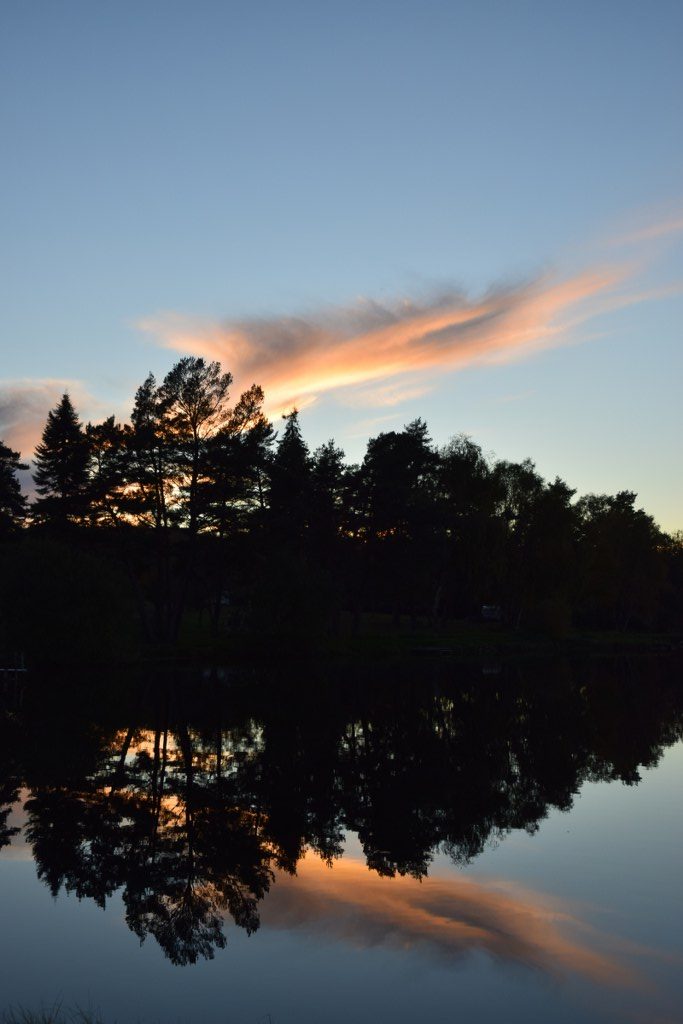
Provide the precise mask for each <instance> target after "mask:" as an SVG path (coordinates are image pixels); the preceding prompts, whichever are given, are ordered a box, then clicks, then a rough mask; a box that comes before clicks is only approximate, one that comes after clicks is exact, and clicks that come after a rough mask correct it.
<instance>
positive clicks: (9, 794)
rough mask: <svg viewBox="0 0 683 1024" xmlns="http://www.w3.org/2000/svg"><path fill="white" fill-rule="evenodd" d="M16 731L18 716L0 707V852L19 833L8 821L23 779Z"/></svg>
mask: <svg viewBox="0 0 683 1024" xmlns="http://www.w3.org/2000/svg"><path fill="white" fill-rule="evenodd" d="M16 730H17V724H16V716H15V715H14V714H13V713H12V712H11V711H9V710H5V709H3V708H2V706H0V850H1V849H2V848H3V846H7V844H8V843H10V842H11V841H12V837H13V836H15V835H16V834H17V832H18V831H19V828H18V827H17V826H12V825H10V824H9V821H8V819H9V816H10V813H11V811H12V806H13V805H14V804H15V803H16V801H17V800H18V798H19V789H20V778H21V775H20V773H21V769H20V767H19V763H18V757H17V754H18V749H17V747H18V743H17V736H16Z"/></svg>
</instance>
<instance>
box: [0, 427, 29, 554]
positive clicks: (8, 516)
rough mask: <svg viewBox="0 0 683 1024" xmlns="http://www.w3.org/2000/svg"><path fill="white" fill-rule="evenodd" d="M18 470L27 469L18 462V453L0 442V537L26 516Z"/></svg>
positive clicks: (22, 463)
mask: <svg viewBox="0 0 683 1024" xmlns="http://www.w3.org/2000/svg"><path fill="white" fill-rule="evenodd" d="M20 469H28V466H27V465H26V463H24V462H21V461H20V455H19V452H15V451H12V449H11V448H9V447H8V446H7V445H6V444H4V443H3V442H2V441H0V537H2V536H4V535H5V534H7V533H10V532H12V531H13V530H15V529H16V528H17V527H18V526H20V525H21V523H22V521H23V519H24V517H25V516H26V498H25V496H24V495H23V494H22V493H21V485H20V483H19V481H18V479H17V472H18V471H19V470H20Z"/></svg>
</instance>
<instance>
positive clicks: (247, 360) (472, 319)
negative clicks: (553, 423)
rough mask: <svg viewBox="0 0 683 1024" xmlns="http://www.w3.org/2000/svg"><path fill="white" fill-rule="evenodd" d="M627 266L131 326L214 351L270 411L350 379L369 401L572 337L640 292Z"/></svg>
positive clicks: (170, 342) (205, 352) (191, 348)
mask: <svg viewBox="0 0 683 1024" xmlns="http://www.w3.org/2000/svg"><path fill="white" fill-rule="evenodd" d="M633 272H634V271H633V268H631V267H626V266H616V267H598V268H594V269H591V270H587V271H585V272H582V273H579V274H576V275H574V276H571V277H567V278H564V279H558V278H553V277H551V276H545V277H542V278H540V279H538V280H536V281H533V282H529V283H526V284H522V285H518V286H516V287H508V288H498V289H494V290H491V291H489V292H488V293H486V294H485V295H483V296H481V297H476V298H468V297H467V296H464V295H463V294H462V293H460V292H457V291H455V290H453V291H451V292H448V293H446V294H442V295H440V296H438V297H436V298H434V299H431V300H428V301H421V302H418V301H412V300H403V301H399V302H394V303H386V304H380V303H377V302H369V301H366V302H362V303H359V304H355V305H353V306H349V307H345V308H337V309H331V310H323V311H320V312H318V313H316V314H313V315H311V316H307V317H279V318H278V317H271V318H269V319H251V320H243V321H239V322H235V323H217V322H213V321H198V320H194V319H191V318H187V317H183V316H182V315H180V314H178V313H165V314H160V315H158V316H155V317H148V318H146V319H144V320H142V321H141V322H140V323H139V324H138V326H139V327H140V328H141V329H142V330H143V331H145V332H146V333H148V334H150V335H152V337H153V338H154V339H155V340H156V341H157V342H158V343H159V344H161V345H163V346H165V347H167V348H171V349H173V350H175V351H177V352H181V353H184V354H192V355H201V356H204V357H206V358H210V359H217V360H219V361H220V362H221V363H223V365H224V366H225V367H226V368H228V369H230V370H231V372H232V373H233V375H234V376H235V378H236V379H238V380H239V381H240V385H244V386H247V385H248V384H250V383H251V382H252V381H256V382H257V383H259V384H261V385H262V386H263V388H264V390H265V392H266V398H267V401H268V405H269V408H270V409H271V411H279V410H284V409H287V408H291V407H292V406H293V405H298V406H299V407H302V406H303V405H304V404H309V403H310V402H311V401H312V400H314V399H315V398H317V397H320V396H321V395H324V394H327V393H330V392H335V393H336V394H337V395H338V397H339V398H340V400H342V401H344V400H345V398H346V397H348V396H349V395H350V394H351V391H350V389H351V388H353V389H354V391H353V398H351V399H350V401H351V403H352V404H364V403H363V394H364V393H363V392H362V391H360V392H359V391H358V388H359V387H362V386H364V385H370V384H373V383H376V384H377V388H376V389H375V390H374V393H373V391H372V390H371V389H368V391H367V392H365V394H366V395H367V396H368V399H369V400H368V402H367V404H374V405H376V406H382V405H388V406H391V405H395V404H398V403H399V402H400V401H402V400H405V399H407V398H411V397H416V396H417V395H419V394H424V393H425V391H426V390H427V389H428V387H429V381H430V380H432V381H433V380H434V379H435V378H436V376H437V375H438V374H442V373H445V372H456V371H459V370H463V369H465V368H467V367H470V366H473V365H478V364H484V363H508V362H512V361H514V360H518V359H522V358H526V357H528V356H530V355H532V354H533V353H535V352H538V351H540V350H542V349H546V348H550V347H552V346H557V345H562V344H567V343H568V342H570V341H572V340H575V335H574V334H573V333H572V332H575V331H576V328H577V327H578V326H579V325H581V324H583V323H584V322H585V321H586V320H588V319H590V318H591V317H592V316H595V315H598V314H600V313H604V312H606V311H609V310H610V309H611V308H617V307H618V306H619V305H622V304H624V303H625V302H633V301H643V299H644V298H646V297H647V296H644V295H639V296H636V297H635V298H634V297H632V296H631V297H629V296H628V294H626V295H625V294H624V293H623V292H620V291H619V289H620V287H621V286H622V285H623V284H624V283H625V282H626V281H627V280H628V279H629V278H630V277H631V276H632V274H633ZM406 375H410V380H409V381H408V382H407V383H405V382H404V381H403V380H401V378H402V377H404V376H406ZM418 375H419V378H420V379H419V382H418V384H417V385H416V384H415V377H416V376H418ZM387 381H389V382H390V383H386V382H387Z"/></svg>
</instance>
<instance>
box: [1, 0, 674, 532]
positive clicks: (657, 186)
mask: <svg viewBox="0 0 683 1024" xmlns="http://www.w3.org/2000/svg"><path fill="white" fill-rule="evenodd" d="M682 42H683V4H681V3H680V2H679V0H675V2H668V0H655V2H653V3H651V4H648V5H645V4H643V3H642V2H640V0H639V2H637V3H632V2H629V0H614V2H612V0H601V2H600V3H595V2H594V0H591V2H583V0H578V2H575V3H572V4H560V3H550V4H549V3H547V0H543V2H524V0H505V2H495V0H478V2H475V0H469V2H454V0H448V2H436V0H420V2H419V3H418V2H417V0H412V2H402V0H392V2H381V0H376V2H373V0H365V2H363V3H356V2H353V0H346V2H344V3H343V4H342V3H333V2H321V0H317V2H304V0H300V2H295V0H291V2H288V3H282V2H281V0H280V2H260V3H252V4H243V3H231V2H229V0H220V2H219V0H193V3H191V4H190V3H188V2H182V3H181V2H176V0H163V2H156V0H135V2H130V0H118V2H117V3H116V4H107V3H104V2H103V0H102V2H100V0H96V2H93V0H88V2H76V0H60V2H59V3H55V2H53V0H34V2H32V3H30V4H29V3H26V2H25V0H3V3H2V5H0V131H1V133H2V135H1V137H2V148H3V158H2V161H1V164H0V166H1V170H0V223H1V224H2V232H1V233H0V260H1V263H2V265H1V267H0V291H1V293H2V304H1V308H2V363H1V364H0V438H2V439H4V440H5V441H7V442H9V443H12V444H13V445H14V447H18V448H20V450H21V451H22V453H23V454H24V455H25V456H29V455H30V453H31V451H32V448H33V446H34V445H35V443H36V441H37V440H38V438H39V435H40V432H41V429H42V426H43V424H44V421H45V417H46V415H47V412H48V410H49V409H50V408H51V407H52V406H54V404H55V403H56V401H57V400H58V398H59V396H60V395H61V393H62V392H63V391H64V390H68V391H69V392H70V394H71V395H72V397H73V399H74V402H75V404H76V407H77V409H78V410H79V412H80V414H81V416H82V418H83V419H84V420H93V421H94V420H97V419H101V418H103V417H104V416H106V415H109V414H110V413H112V412H115V413H116V414H117V416H118V417H119V418H121V419H126V418H127V417H128V416H129V414H130V409H131V405H132V396H133V394H134V392H135V389H136V388H137V386H138V385H139V384H140V383H141V382H142V380H143V379H144V377H145V376H146V374H147V373H148V372H149V371H150V370H151V371H153V372H154V373H155V374H156V375H157V377H158V378H163V376H164V374H165V373H166V372H167V371H168V370H169V369H170V367H171V366H172V364H173V362H174V361H175V360H176V359H178V358H179V357H180V356H181V355H202V356H204V357H206V358H211V359H219V360H220V361H221V362H222V364H223V366H224V368H225V369H226V370H230V371H231V372H232V373H233V376H234V391H233V396H234V399H235V401H236V400H237V398H238V397H239V393H240V392H241V391H242V390H245V389H246V388H248V387H249V386H250V385H251V384H252V383H254V382H256V383H259V384H262V385H263V387H264V389H265V391H266V399H267V403H268V408H269V411H270V412H271V414H272V415H273V417H274V418H275V419H276V420H277V422H280V421H279V415H280V413H281V412H283V411H287V410H288V409H290V408H291V407H292V406H294V405H296V406H297V407H298V408H299V409H300V410H301V422H302V428H303V431H304V435H305V437H306V439H307V440H308V441H309V443H310V444H311V446H312V447H314V446H315V445H317V444H320V443H322V442H323V441H325V440H327V439H328V438H329V437H334V438H335V439H336V441H337V443H338V444H339V445H340V446H341V447H342V448H343V449H344V450H345V451H346V453H347V457H348V458H349V460H352V461H358V460H360V459H361V458H362V456H363V452H364V449H365V443H366V441H367V438H368V437H370V436H373V435H376V434H377V433H379V432H380V431H383V430H392V429H400V428H401V427H402V426H403V425H404V424H405V423H407V422H409V421H411V420H413V419H415V418H416V417H417V416H422V417H423V418H424V419H426V421H427V423H428V425H429V428H430V433H431V436H432V438H433V440H434V441H435V442H436V443H439V444H443V443H445V442H446V441H447V440H448V439H449V438H450V437H451V436H453V435H455V434H458V433H463V432H464V433H467V434H469V435H471V436H472V437H473V439H474V440H475V441H477V442H478V443H479V444H480V445H481V446H482V448H483V449H484V451H486V452H487V453H490V454H491V455H492V456H495V457H496V458H505V459H513V460H518V459H523V458H526V457H530V458H532V459H533V460H534V461H535V463H536V465H537V468H538V470H539V472H541V473H542V475H544V476H545V477H546V478H549V479H553V478H554V477H555V476H556V475H559V476H561V477H562V478H564V479H565V480H566V481H567V482H568V483H569V484H570V485H571V486H572V487H575V488H576V489H577V492H578V493H579V494H584V493H588V492H597V493H615V492H616V491H618V490H624V489H628V490H633V491H636V492H637V493H638V504H639V505H641V506H642V507H644V508H645V509H646V510H647V511H648V512H650V513H651V514H652V515H654V516H655V518H656V519H657V521H658V522H659V523H660V525H661V526H662V527H663V528H664V529H667V530H674V529H680V528H683V472H682V470H683V460H682V458H681V440H682V437H683V429H682V428H683V413H682V412H681V406H682V405H683V403H681V400H680V391H681V380H682V379H683V372H682V371H683V358H682V356H681V351H682V344H681V342H682V341H683V338H682V334H683V326H682V325H683V127H682V126H683V61H681V59H680V53H681V44H682Z"/></svg>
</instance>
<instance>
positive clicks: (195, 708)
mask: <svg viewBox="0 0 683 1024" xmlns="http://www.w3.org/2000/svg"><path fill="white" fill-rule="evenodd" d="M679 669H680V666H679V665H676V664H674V663H672V661H671V660H669V659H662V660H659V661H658V660H655V659H651V658H648V659H644V658H642V657H641V658H639V659H638V660H637V661H635V662H631V663H629V662H627V661H625V660H622V661H620V662H615V661H610V660H604V659H599V660H593V661H591V662H588V663H586V664H577V665H574V666H570V665H568V664H552V665H546V664H543V663H539V662H533V663H532V664H530V665H527V666H525V667H524V668H521V667H515V668H512V667H507V668H504V669H502V670H501V671H500V672H498V673H492V672H490V671H489V672H488V674H487V675H486V676H482V674H481V670H475V669H474V668H462V667H459V668H455V667H453V666H450V665H447V664H446V663H443V662H428V663H422V664H421V666H420V667H419V668H416V667H415V663H414V662H413V663H412V664H407V663H405V662H403V663H402V664H400V665H397V666H388V665H387V664H386V663H378V664H376V665H374V666H371V665H365V666H358V665H354V666H353V669H352V670H349V669H348V668H345V667H344V666H343V665H341V664H339V663H337V664H336V665H333V666H328V667H327V668H326V669H325V670H324V672H321V671H319V670H316V669H314V668H313V667H310V666H309V668H308V669H307V671H306V673H305V674H303V675H302V674H297V675H296V676H293V675H292V674H291V673H289V672H287V671H286V670H285V669H284V668H281V669H279V670H277V673H276V670H274V669H271V670H270V672H269V675H268V676H267V677H266V676H265V675H264V673H263V671H262V670H256V669H251V670H246V669H245V670H239V671H236V670H233V671H232V672H231V673H230V674H229V675H228V677H227V678H226V677H225V676H224V675H222V674H221V673H220V672H217V671H216V670H214V673H213V674H210V673H205V674H204V676H203V678H195V677H191V676H190V675H189V674H188V675H187V676H185V677H182V676H180V675H176V677H175V678H171V677H169V676H168V675H166V676H165V677H162V676H161V675H159V676H157V677H156V678H150V677H147V678H146V679H144V680H140V679H133V680H131V681H130V683H131V685H129V686H128V685H126V682H125V680H124V681H119V682H118V683H117V684H116V685H112V684H111V683H110V682H109V681H104V680H103V681H101V685H100V687H99V688H97V689H98V693H95V694H94V693H93V686H92V678H91V677H88V678H84V679H80V678H78V677H77V676H75V675H74V674H71V675H69V676H64V675H62V676H60V675H55V674H50V675H47V676H46V677H45V678H44V679H42V680H41V679H40V678H39V677H37V678H35V679H34V680H33V684H32V686H31V687H30V688H27V690H26V693H25V697H24V701H23V703H22V704H21V705H20V706H18V707H14V708H13V709H11V710H10V709H6V710H5V711H3V707H2V701H1V700H0V739H1V740H2V742H1V743H0V846H1V845H4V844H6V843H8V842H15V843H16V842H21V841H27V842H28V843H29V844H30V846H31V848H32V852H33V856H34V858H35V862H36V867H37V871H38V874H39V876H40V878H41V879H42V880H43V881H44V882H45V884H46V885H47V886H49V888H50V890H51V891H52V892H53V894H55V895H56V894H57V893H58V892H59V891H60V890H61V889H62V888H64V889H65V890H66V891H67V892H71V893H74V894H76V895H77V896H78V897H79V898H87V899H92V900H94V901H95V902H96V903H98V904H99V905H100V906H104V905H105V903H106V901H107V900H108V898H109V897H110V896H111V895H112V894H113V893H114V892H117V891H120V892H121V893H122V896H123V902H124V906H125V912H126V920H127V923H128V925H129V927H130V928H131V929H132V931H133V932H134V933H135V934H136V935H137V936H138V937H139V938H140V940H143V939H145V937H147V936H148V935H151V936H153V937H154V938H155V939H156V940H157V941H158V942H159V944H160V945H161V947H162V949H163V950H164V952H165V953H166V955H167V956H168V957H169V958H170V959H171V960H172V961H173V962H174V963H178V964H185V963H190V962H194V961H195V960H196V959H197V958H198V957H211V956H213V953H214V950H215V949H216V948H222V947H223V946H224V945H225V941H226V939H225V935H224V933H223V922H224V919H225V918H226V917H232V918H233V920H234V921H235V922H236V923H237V924H238V925H240V926H241V927H243V928H245V929H247V931H250V932H251V931H253V930H255V929H256V928H257V927H258V925H259V901H260V900H261V899H262V898H263V897H264V896H265V895H266V893H267V892H268V891H269V889H270V888H271V886H272V885H273V884H277V877H278V873H281V872H285V873H288V874H294V873H295V872H296V868H297V864H298V863H299V861H300V859H301V857H302V856H303V855H304V853H306V851H311V852H313V853H314V854H317V855H318V856H319V857H321V858H322V859H323V860H324V861H327V862H329V863H332V862H333V861H334V860H335V859H336V858H338V857H340V856H341V855H342V853H343V840H344V834H345V832H347V831H351V832H354V833H356V834H357V836H358V838H359V841H360V844H361V846H362V849H363V853H364V857H365V859H366V862H367V865H368V866H369V867H370V868H371V869H372V870H373V871H375V872H377V873H378V874H380V875H383V876H394V875H396V874H399V875H410V876H413V877H415V878H422V877H424V876H425V875H427V873H428V870H429V867H430V863H431V861H432V859H433V857H434V855H435V854H436V853H437V852H440V853H445V854H447V855H449V856H450V857H451V858H452V860H453V861H454V862H455V863H456V864H460V865H465V864H467V863H469V862H471V861H472V860H473V859H474V858H476V857H477V856H479V855H480V854H481V853H482V851H483V850H484V849H485V848H486V847H487V846H489V845H490V844H491V843H496V842H499V841H501V840H502V839H504V837H505V836H506V835H507V834H508V833H509V832H510V831H511V830H514V829H525V830H526V831H527V832H528V833H533V832H535V831H536V830H537V829H538V827H539V823H540V822H541V821H542V820H543V818H544V817H545V816H546V815H547V814H548V813H549V811H551V810H553V809H555V810H557V809H559V810H562V811H566V810H569V809H570V808H571V807H572V804H573V801H574V797H575V795H576V793H577V792H578V790H579V787H580V786H581V785H582V784H583V783H585V782H588V781H603V782H609V781H621V782H622V783H625V784H628V785H633V784H636V783H637V782H638V780H639V778H640V774H639V773H640V770H641V768H642V767H643V766H645V767H652V766H654V765H655V764H657V762H658V760H659V758H660V757H661V755H662V752H663V751H664V750H665V749H666V748H667V747H668V746H669V745H671V744H673V743H674V742H676V741H677V740H680V739H681V737H682V735H683V693H682V691H681V688H680V675H679ZM145 684H146V685H145ZM255 684H258V685H255ZM127 692H129V693H131V697H130V699H127V698H126V697H125V694H126V693H127ZM122 694H123V695H124V696H122ZM22 789H26V790H28V793H27V795H26V798H25V801H24V811H25V816H24V819H23V821H24V822H25V823H24V824H23V826H22V834H21V835H17V832H18V831H19V829H18V826H11V825H10V824H9V822H8V816H9V810H10V808H11V806H12V804H13V803H14V802H15V801H16V800H17V798H18V795H19V793H20V791H21V790H22ZM10 820H11V819H10Z"/></svg>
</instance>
